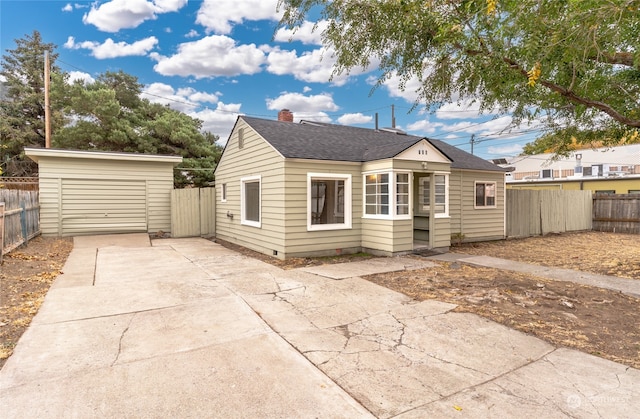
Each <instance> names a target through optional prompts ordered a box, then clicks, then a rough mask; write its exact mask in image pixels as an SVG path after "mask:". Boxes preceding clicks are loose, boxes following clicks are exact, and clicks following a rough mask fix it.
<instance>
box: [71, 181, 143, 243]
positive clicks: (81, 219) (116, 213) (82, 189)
mask: <svg viewBox="0 0 640 419" xmlns="http://www.w3.org/2000/svg"><path fill="white" fill-rule="evenodd" d="M61 202H62V208H61V209H60V211H61V216H62V235H64V236H75V235H82V234H108V233H133V232H146V231H147V193H146V185H145V182H144V181H127V180H94V179H62V196H61Z"/></svg>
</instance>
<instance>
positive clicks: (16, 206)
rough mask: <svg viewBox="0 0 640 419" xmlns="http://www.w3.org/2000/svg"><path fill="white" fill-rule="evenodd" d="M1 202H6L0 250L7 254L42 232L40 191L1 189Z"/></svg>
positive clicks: (0, 219) (1, 221)
mask: <svg viewBox="0 0 640 419" xmlns="http://www.w3.org/2000/svg"><path fill="white" fill-rule="evenodd" d="M0 202H4V211H3V214H2V217H1V218H0V223H1V224H2V226H3V227H2V228H1V229H0V231H2V235H3V239H2V246H1V247H0V250H1V252H2V253H3V254H7V253H9V252H10V251H12V250H13V249H15V248H16V247H18V246H20V245H22V244H24V243H26V242H28V241H29V240H31V239H32V238H34V237H35V236H37V235H38V234H40V204H39V202H38V191H23V190H17V189H0Z"/></svg>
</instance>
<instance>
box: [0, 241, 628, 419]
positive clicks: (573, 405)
mask: <svg viewBox="0 0 640 419" xmlns="http://www.w3.org/2000/svg"><path fill="white" fill-rule="evenodd" d="M139 239H144V238H143V237H140V238H139ZM118 240H124V239H123V238H117V237H116V238H113V237H112V238H107V239H98V240H97V241H96V243H97V244H99V243H103V244H105V245H108V247H101V248H99V249H98V247H92V244H91V241H90V239H88V238H87V239H83V240H82V244H83V246H84V247H80V248H78V249H75V248H74V252H76V250H77V251H80V252H84V253H82V254H83V255H84V256H86V257H87V260H88V261H89V263H91V261H97V271H96V281H95V282H96V283H95V285H94V284H93V274H92V270H91V269H86V267H82V266H79V264H78V263H77V262H78V260H75V261H73V260H72V262H71V263H70V264H69V272H65V274H64V275H63V276H61V277H60V278H58V280H59V281H61V284H60V285H59V286H54V287H53V288H52V289H51V290H50V291H49V293H48V295H47V297H46V299H45V302H44V304H43V306H42V307H41V309H40V312H39V313H38V315H37V316H36V317H35V318H34V320H33V322H32V325H31V326H30V328H29V329H28V330H27V332H26V333H25V335H24V336H23V339H21V340H20V342H19V343H18V346H17V347H16V348H15V353H14V355H13V356H12V357H11V358H10V359H9V360H8V362H7V363H6V364H5V367H4V368H3V369H2V370H1V371H0V390H2V391H0V405H1V406H2V407H3V411H2V412H3V416H5V417H7V418H18V417H20V418H22V417H42V418H47V417H67V416H69V417H93V416H104V417H204V416H211V415H212V414H214V415H215V416H220V417H237V416H244V417H292V416H295V417H372V416H375V417H380V418H390V417H403V418H413V417H452V416H455V417H458V416H460V417H513V416H525V415H526V416H536V417H571V418H574V417H605V416H607V417H609V416H612V417H616V416H617V417H633V415H634V413H635V412H637V411H638V410H640V401H639V400H640V394H639V390H638V389H640V375H639V374H640V372H639V371H638V370H634V369H632V368H627V367H625V366H623V365H620V364H616V363H613V362H610V361H605V360H603V359H600V358H597V357H594V356H591V355H587V354H583V353H580V352H576V351H571V350H566V349H555V348H554V347H552V346H551V345H549V344H547V343H545V342H543V341H540V340H538V339H536V338H534V337H532V336H528V335H525V334H522V333H520V332H517V331H514V330H511V329H509V328H506V327H504V326H501V325H499V324H496V323H493V322H490V321H489V320H486V319H484V318H481V317H478V316H475V315H472V314H467V313H458V312H455V311H454V309H455V308H456V306H455V305H453V304H449V303H443V302H438V301H423V302H416V301H414V300H411V299H410V298H409V297H407V296H405V295H402V294H399V293H397V292H394V291H392V290H389V289H387V288H383V287H380V286H378V285H376V284H373V283H371V282H368V281H366V280H364V279H362V278H360V277H358V276H349V277H345V278H344V279H343V280H341V281H335V280H334V279H333V278H331V277H330V276H321V275H316V274H314V273H311V272H306V271H302V270H290V271H283V270H281V269H279V268H276V267H274V266H272V265H268V264H265V263H264V262H261V261H258V260H255V259H251V258H247V257H245V256H242V255H239V254H237V253H234V252H231V251H229V250H228V249H224V248H222V247H221V246H219V245H217V244H215V243H212V242H210V241H208V240H204V239H185V240H183V239H163V240H157V241H154V242H153V243H152V247H149V246H148V245H146V244H144V240H140V243H142V244H141V245H140V247H129V248H127V247H118V246H116V245H117V244H118ZM114 243H115V245H114ZM97 244H96V246H97ZM96 249H98V251H97V258H95V257H94V258H93V259H92V256H91V251H94V254H95V250H96ZM78 254H79V255H80V253H78ZM392 261H393V262H395V261H397V260H396V258H393V259H392ZM383 265H384V264H383ZM65 266H66V265H65ZM407 266H408V265H403V269H405V268H407ZM414 266H418V265H414ZM380 269H382V270H384V269H386V268H385V266H380ZM65 270H66V268H65ZM340 272H343V271H340ZM354 272H355V271H350V272H349V273H346V275H352V274H354ZM358 272H360V273H359V274H362V273H361V272H362V271H361V270H360V271H358ZM66 275H69V276H68V277H66V278H65V276H66ZM74 275H75V276H74ZM212 412H214V413H212Z"/></svg>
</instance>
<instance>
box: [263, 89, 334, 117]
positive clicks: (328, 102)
mask: <svg viewBox="0 0 640 419" xmlns="http://www.w3.org/2000/svg"><path fill="white" fill-rule="evenodd" d="M267 108H268V109H272V110H280V109H290V110H291V112H293V115H294V118H297V119H301V116H302V115H306V116H307V117H310V116H313V115H320V114H322V115H321V117H322V118H323V119H326V118H329V117H328V115H326V114H325V113H324V111H330V112H335V111H337V110H338V109H340V107H339V106H338V105H336V104H335V103H334V101H333V97H332V96H331V95H330V94H329V93H321V94H319V95H311V96H305V95H303V94H301V93H288V92H284V93H282V94H281V95H280V96H278V97H277V98H275V99H267ZM306 119H309V118H306ZM330 120H331V119H330V118H329V121H330Z"/></svg>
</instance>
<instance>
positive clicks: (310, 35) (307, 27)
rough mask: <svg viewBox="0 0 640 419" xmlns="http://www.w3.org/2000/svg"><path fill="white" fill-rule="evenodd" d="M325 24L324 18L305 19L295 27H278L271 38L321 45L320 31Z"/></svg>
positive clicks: (323, 28)
mask: <svg viewBox="0 0 640 419" xmlns="http://www.w3.org/2000/svg"><path fill="white" fill-rule="evenodd" d="M327 26H328V22H327V21H326V20H321V21H319V22H309V21H307V20H305V21H304V22H303V23H302V25H301V26H299V27H297V28H295V29H286V28H280V29H278V31H277V32H276V34H275V35H274V37H273V39H274V40H275V41H276V42H289V41H299V42H302V43H303V44H305V45H322V32H323V31H324V30H325V29H326V28H327Z"/></svg>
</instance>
